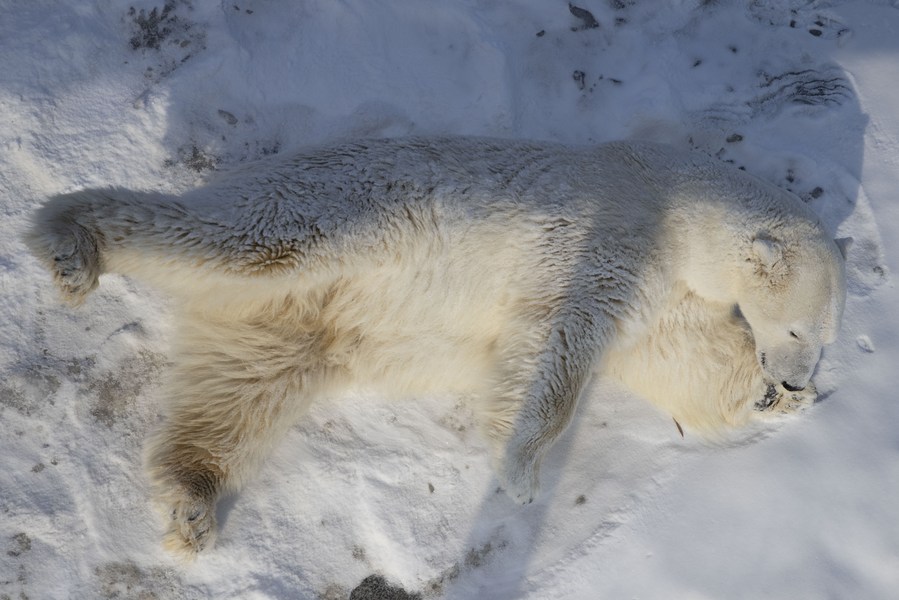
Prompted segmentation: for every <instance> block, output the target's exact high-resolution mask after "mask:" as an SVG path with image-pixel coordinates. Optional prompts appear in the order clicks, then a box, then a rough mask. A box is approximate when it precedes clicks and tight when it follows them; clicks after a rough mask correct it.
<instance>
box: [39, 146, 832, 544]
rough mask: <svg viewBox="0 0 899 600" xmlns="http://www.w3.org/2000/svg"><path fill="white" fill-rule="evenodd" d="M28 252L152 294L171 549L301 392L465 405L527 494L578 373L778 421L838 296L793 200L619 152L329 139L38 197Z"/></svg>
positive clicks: (800, 389)
mask: <svg viewBox="0 0 899 600" xmlns="http://www.w3.org/2000/svg"><path fill="white" fill-rule="evenodd" d="M28 242H29V245H30V247H31V249H32V251H33V252H34V254H35V255H36V256H37V257H39V258H40V259H41V260H42V261H43V262H44V263H45V264H46V265H47V266H48V267H49V269H50V271H51V272H52V273H53V275H54V277H55V280H56V283H57V284H58V287H59V288H60V289H61V290H62V293H63V295H64V296H65V298H67V299H68V300H69V301H71V302H72V303H74V304H78V303H80V302H81V301H83V299H84V298H85V296H86V295H87V294H88V293H89V292H90V291H91V290H93V289H94V288H95V287H96V286H97V285H98V278H99V276H100V275H101V274H103V273H123V274H127V275H131V276H133V277H135V278H138V279H142V280H144V281H146V282H148V283H150V284H152V285H155V286H157V287H159V288H161V289H163V290H165V291H167V292H168V293H170V294H171V295H172V296H173V297H174V298H175V299H176V301H177V302H176V312H177V314H176V315H175V318H176V319H178V321H179V326H178V327H177V328H176V331H177V332H178V338H177V339H176V340H175V341H174V345H175V348H174V358H173V362H174V367H173V372H172V374H171V377H170V381H169V382H168V384H167V391H166V394H167V405H166V407H165V412H166V415H167V416H166V420H165V421H164V424H163V425H162V426H161V427H160V429H159V430H158V431H157V432H155V433H154V434H152V436H151V438H150V439H149V441H148V444H147V450H146V463H147V470H148V473H149V477H150V480H151V482H152V485H153V490H154V495H155V499H156V500H157V502H158V503H159V504H160V505H161V506H162V507H163V509H164V511H165V514H166V515H167V516H170V519H169V521H168V531H167V532H166V534H165V545H166V546H167V547H168V548H169V549H170V550H172V551H173V552H175V553H178V554H180V555H182V556H185V557H188V558H189V557H192V556H193V555H195V554H196V553H197V552H199V551H200V550H202V549H203V548H205V547H208V546H209V545H210V544H211V543H212V541H213V539H214V537H215V510H214V508H215V504H216V501H217V500H218V498H219V496H220V495H221V494H222V493H225V492H228V491H234V490H237V489H238V488H240V486H241V485H242V484H243V483H244V482H245V480H246V479H247V477H248V475H249V474H250V473H252V472H253V470H254V468H255V467H256V466H257V465H258V464H259V461H261V460H262V459H263V458H264V457H265V456H266V455H267V454H268V453H269V451H270V450H271V448H272V446H273V445H274V444H275V443H276V442H277V441H278V439H279V438H280V437H281V435H282V434H283V433H284V432H285V431H286V430H287V429H288V428H289V427H290V426H291V425H292V424H293V423H294V422H295V421H296V419H297V418H298V417H299V416H300V415H301V414H302V413H303V411H304V410H305V409H306V408H307V406H308V405H309V402H311V401H312V400H313V399H314V398H316V397H333V396H335V395H337V394H339V393H340V391H341V390H342V389H345V388H346V386H351V385H355V386H359V385H362V386H367V387H369V388H374V389H376V390H381V391H383V392H384V393H389V394H392V395H402V396H416V395H421V394H428V393H432V392H435V391H440V392H448V391H449V392H459V393H464V394H467V395H470V396H472V397H473V398H475V401H474V406H475V410H476V412H477V414H478V415H479V416H480V419H481V421H482V424H483V429H484V432H485V433H486V436H487V437H488V439H489V440H490V441H491V445H492V448H493V460H494V463H495V467H496V473H497V476H498V478H499V480H500V482H501V484H502V486H503V487H504V488H505V490H506V491H507V492H508V493H509V495H510V496H511V497H512V498H513V499H515V500H516V501H518V502H529V501H531V500H532V499H533V497H534V495H535V494H536V492H537V488H538V471H539V466H540V463H541V459H542V457H543V456H544V455H545V454H546V452H547V450H548V449H549V448H550V447H551V445H552V444H553V442H554V441H555V440H556V439H558V437H559V436H560V435H561V434H562V432H563V430H564V429H565V428H566V426H567V425H568V423H569V421H570V420H571V418H572V415H573V414H574V412H575V407H576V404H577V400H578V397H579V396H580V395H581V392H582V390H583V389H584V387H585V385H586V384H587V382H588V379H589V377H590V375H591V373H592V372H593V371H594V370H595V369H596V368H598V369H599V370H600V372H602V373H605V374H607V375H609V376H611V377H615V378H618V379H619V380H621V381H622V382H624V383H625V384H626V385H629V386H630V387H631V388H633V389H634V390H636V391H637V392H638V393H641V394H642V395H644V396H646V397H647V398H648V399H649V400H650V401H652V402H654V403H656V404H657V405H658V406H660V407H662V408H663V409H665V410H668V411H669V412H670V413H671V414H672V415H673V416H674V418H675V419H677V421H678V423H680V424H682V425H683V426H685V427H692V428H694V429H696V430H700V431H717V430H721V429H723V428H727V427H730V426H737V425H741V424H743V423H746V422H748V421H750V420H751V419H753V418H754V417H755V416H758V415H764V414H766V413H770V412H771V411H775V412H778V411H780V412H789V411H792V410H795V409H797V408H801V407H802V406H804V405H807V404H808V403H809V402H811V401H812V400H814V397H815V393H814V389H813V386H812V385H811V383H810V378H811V376H812V373H813V371H814V368H815V365H816V363H817V361H818V359H819V356H820V354H821V349H822V346H823V345H824V344H827V343H830V342H832V341H833V340H834V339H835V337H836V335H837V330H838V328H839V324H840V319H841V315H842V311H843V306H844V301H845V290H846V282H845V270H844V256H843V251H844V250H843V248H844V246H845V243H844V242H840V243H837V242H835V241H834V240H833V239H831V238H830V237H829V236H828V235H827V234H826V232H825V231H824V229H823V227H822V225H821V224H820V223H819V221H818V219H817V218H816V217H815V215H814V214H813V213H812V212H811V211H810V210H809V209H808V207H806V206H805V205H804V204H803V203H802V202H801V201H800V200H799V199H797V198H796V197H795V196H793V195H791V194H789V193H787V192H785V191H783V190H780V189H778V188H776V187H775V186H773V185H770V184H768V183H765V182H763V181H761V180H759V179H756V178H754V177H752V176H750V175H748V174H746V173H744V172H741V171H739V170H736V169H733V168H731V167H728V166H726V165H724V164H721V163H720V162H717V161H714V160H712V159H710V158H708V157H705V156H702V155H700V154H696V153H690V152H685V151H681V150H677V149H674V148H671V147H667V146H662V145H656V144H651V143H642V142H615V143H609V144H605V145H599V146H594V147H569V146H563V145H558V144H552V143H542V142H525V141H509V140H496V139H481V138H465V137H462V138H433V139H424V138H419V139H382V140H374V141H363V142H356V143H345V144H343V145H338V146H334V147H326V148H319V149H316V150H312V151H308V152H302V153H300V154H296V155H293V156H278V157H273V158H269V159H266V160H265V161H263V162H258V163H255V164H247V165H244V166H241V167H238V168H236V169H234V170H233V171H231V172H228V173H224V174H222V175H220V176H218V177H216V178H215V179H214V180H213V181H211V182H210V183H209V184H208V185H206V186H205V187H201V188H198V189H195V190H192V191H189V192H187V193H185V194H183V195H182V196H179V197H176V196H167V195H164V194H160V193H148V192H137V191H129V190H123V189H92V190H85V191H79V192H75V193H71V194H65V195H61V196H57V197H54V198H52V199H50V200H49V201H48V202H47V203H46V204H45V205H44V206H43V207H42V208H41V209H40V210H39V211H38V212H37V213H36V216H35V219H34V224H33V227H32V229H31V231H30V234H29V236H28Z"/></svg>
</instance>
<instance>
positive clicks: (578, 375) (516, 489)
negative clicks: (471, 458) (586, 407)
mask: <svg viewBox="0 0 899 600" xmlns="http://www.w3.org/2000/svg"><path fill="white" fill-rule="evenodd" d="M594 329H595V328H594V323H593V322H584V321H581V320H579V319H578V318H577V317H569V318H568V319H559V320H558V323H557V324H556V325H555V326H553V327H552V328H551V330H550V331H549V334H548V335H547V336H546V337H545V338H544V340H545V341H544V343H543V345H542V346H543V347H542V348H539V349H537V350H536V352H535V353H534V354H533V355H531V356H527V355H526V354H525V352H526V351H527V346H529V344H527V343H524V344H521V345H518V346H517V347H515V349H514V351H513V352H512V353H511V356H506V357H504V358H503V359H502V360H501V367H500V369H499V372H498V374H497V378H496V383H495V385H494V387H493V389H492V390H491V392H490V393H491V394H492V396H491V397H489V398H485V399H484V401H483V402H482V407H481V408H482V411H483V412H484V413H485V414H484V415H483V416H484V420H485V423H484V425H485V428H486V432H487V436H488V438H489V439H490V440H491V442H492V445H493V454H494V464H495V470H496V472H497V476H498V477H499V479H500V483H501V485H502V486H503V488H504V489H505V490H506V493H507V494H508V495H509V496H510V497H511V498H512V499H513V500H515V501H516V502H518V503H520V504H527V503H530V502H531V501H533V499H534V498H535V496H536V495H537V492H538V490H539V471H540V464H541V462H542V460H543V457H544V456H545V455H546V453H547V452H548V451H549V449H550V448H551V447H552V445H553V444H554V443H555V441H556V440H557V439H558V438H559V436H560V435H561V434H562V432H564V431H565V429H566V428H567V427H568V424H569V423H570V422H571V419H572V416H573V415H574V412H575V410H576V408H577V402H578V399H579V397H580V395H581V392H582V391H583V388H584V387H585V385H586V383H587V380H588V379H589V376H590V373H591V371H592V365H593V360H594V356H595V352H596V337H597V336H596V335H595V331H594ZM519 341H520V340H519Z"/></svg>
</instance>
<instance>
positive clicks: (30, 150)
mask: <svg viewBox="0 0 899 600" xmlns="http://www.w3.org/2000/svg"><path fill="white" fill-rule="evenodd" d="M158 1H159V2H161V1H162V0H158ZM577 4H578V6H576V7H574V8H569V6H568V5H567V4H566V3H565V2H557V1H552V2H548V1H546V0H520V1H515V2H475V1H474V0H462V1H459V2H442V1H439V0H416V1H413V0H402V1H401V0H384V1H381V2H366V1H363V0H350V1H347V2H335V1H333V0H308V1H305V2H273V1H256V2H245V1H243V0H237V2H236V3H235V2H225V3H213V2H199V1H195V2H188V1H186V0H182V1H175V0H168V1H167V2H166V3H165V4H161V3H160V4H154V3H153V2H152V1H147V2H139V3H134V4H132V3H130V2H119V1H116V0H91V1H87V0H85V1H83V2H68V3H61V2H55V1H49V0H33V1H31V2H14V1H11V0H0V15H2V18H0V208H2V211H3V212H2V214H3V220H2V235H0V290H2V296H0V323H2V331H3V335H2V336H0V372H2V377H0V598H26V597H27V598H31V599H37V598H41V599H43V598H321V599H327V600H334V599H337V598H347V597H350V596H351V594H352V597H353V598H375V597H377V598H407V597H422V598H458V599H467V598H491V599H503V598H509V599H512V598H533V599H538V598H539V599H552V598H573V599H579V598H585V599H586V598H623V597H640V598H715V599H717V598H761V597H764V598H822V597H833V598H871V599H878V598H884V599H886V598H891V597H895V596H894V594H895V590H897V589H899V509H897V508H896V506H895V499H896V498H897V497H899V434H896V432H895V427H894V424H895V423H897V422H899V403H897V402H896V401H895V400H896V394H895V384H894V382H895V380H896V377H895V364H896V359H897V356H899V335H897V334H899V324H897V320H896V318H895V314H896V311H895V307H896V306H897V305H899V297H897V292H896V290H895V288H894V287H893V284H892V276H891V274H890V265H892V264H895V262H896V260H895V259H896V257H899V246H897V245H896V242H895V240H896V239H897V235H899V214H897V209H896V203H895V200H894V195H895V191H896V189H897V183H899V181H897V179H899V168H897V167H899V103H897V102H896V96H897V94H896V92H897V91H899V90H897V84H896V83H895V82H897V81H899V60H897V59H899V37H897V36H896V35H895V31H896V30H897V28H899V10H897V8H896V7H895V6H894V4H895V3H891V2H887V1H881V2H861V1H860V2H847V3H839V2H833V3H828V2H806V1H803V0H786V1H783V2H779V1H775V0H770V1H764V0H756V1H754V2H737V1H721V2H699V1H687V0H684V1H679V2H678V1H675V2H666V3H651V2H633V1H630V0H615V1H601V0H591V1H590V2H586V1H584V2H580V3H577ZM407 134H415V135H425V134H481V135H490V136H500V137H511V138H540V139H549V140H555V141H562V142H570V143H589V142H601V141H607V140H613V139H619V138H627V137H639V138H647V139H653V140H658V141H667V142H670V143H675V144H680V145H682V146H684V147H687V146H693V147H695V148H698V149H700V150H702V151H704V152H706V153H708V154H710V155H713V156H717V157H718V158H719V159H720V160H723V161H729V162H733V163H734V164H736V165H737V166H740V167H743V168H745V169H747V170H748V171H750V172H752V173H755V174H757V175H759V176H761V177H763V178H765V179H768V180H769V181H772V182H773V183H775V184H777V185H780V186H782V187H784V188H788V189H790V190H792V191H794V192H795V193H796V194H797V195H799V196H800V197H801V198H803V199H804V200H806V201H807V202H809V203H810V205H811V206H812V207H813V208H814V209H815V210H816V211H818V213H819V214H820V215H821V217H822V220H823V221H824V222H825V224H826V225H827V226H828V227H829V228H830V229H831V230H832V232H833V233H834V235H838V236H847V235H848V236H852V237H854V238H855V244H854V246H853V247H852V250H851V254H850V261H849V277H850V293H849V298H848V303H847V311H846V318H845V322H844V326H843V331H842V334H841V336H840V339H839V341H838V342H837V343H836V344H835V345H834V346H832V347H829V348H828V349H827V350H826V351H825V354H824V358H823V360H822V362H821V364H820V365H819V369H818V373H817V375H816V381H817V385H818V388H819V390H820V391H822V392H823V399H822V400H821V401H820V402H819V403H818V404H817V405H816V406H815V407H813V408H812V409H811V410H810V411H809V412H807V413H806V414H805V415H803V416H802V417H800V418H798V419H793V420H789V421H785V422H783V423H782V424H780V425H778V426H776V427H773V428H771V429H767V430H754V431H750V432H746V433H745V434H742V435H740V436H735V438H734V439H733V440H729V441H727V442H726V443H721V444H717V445H709V444H706V443H703V442H700V441H699V440H698V439H696V437H695V436H693V435H691V432H690V431H687V432H685V433H686V436H685V437H684V438H683V439H682V438H681V436H680V434H679V433H678V431H677V429H676V427H675V425H674V423H672V422H671V420H670V419H669V418H667V417H665V416H664V415H661V414H659V413H657V412H656V411H654V410H653V409H652V408H651V407H649V406H648V405H647V404H645V403H643V402H642V401H640V400H639V399H638V398H635V397H633V396H630V395H629V394H627V393H626V392H623V391H622V390H620V389H616V388H614V387H612V386H611V385H610V384H608V383H606V382H603V381H602V380H599V381H597V382H596V383H595V385H594V386H593V387H592V388H591V390H590V392H589V394H588V397H586V398H585V399H584V402H583V404H582V407H581V409H580V412H579V416H578V418H577V420H576V422H575V423H574V425H573V426H572V427H571V428H570V430H569V431H568V433H567V434H566V436H565V437H564V439H563V440H562V441H561V443H560V444H559V445H558V446H557V447H555V448H554V450H553V451H552V453H551V454H550V456H549V457H548V459H547V462H546V464H545V465H544V468H543V470H542V475H543V477H542V482H543V493H542V495H541V497H540V498H539V499H538V501H536V502H535V503H534V504H532V505H530V506H527V507H519V506H516V505H514V504H513V503H512V502H511V501H510V500H509V499H508V498H507V497H506V496H505V495H504V494H503V493H501V492H499V491H498V489H497V482H496V480H495V479H494V478H493V476H492V474H491V472H490V469H489V463H488V457H487V452H486V447H485V444H484V443H483V442H482V441H481V439H480V438H479V436H478V434H477V432H476V431H475V430H474V427H473V421H472V417H471V414H470V412H469V411H468V409H467V408H466V406H465V403H464V401H463V400H464V399H460V398H422V399H420V400H416V401H405V402H396V401H390V399H386V398H379V397H373V396H371V395H367V394H365V393H364V391H360V392H359V393H358V394H356V395H353V396H351V397H346V398H340V399H337V400H336V401H335V402H334V403H331V404H320V405H318V406H316V407H314V408H313V410H312V412H311V414H310V415H309V417H308V418H307V419H305V420H304V421H303V422H302V423H301V424H299V425H298V426H297V427H296V428H295V429H294V430H293V431H292V432H291V434H290V436H289V439H288V440H287V441H286V442H285V443H284V444H283V445H282V446H281V447H280V449H279V450H278V451H277V453H276V455H275V456H274V457H273V459H272V460H270V461H269V462H268V463H266V465H265V467H264V468H263V469H262V470H261V471H260V473H259V474H258V477H257V478H256V480H255V481H254V482H252V483H251V484H250V485H249V486H248V487H247V488H246V490H245V491H244V492H242V493H240V494H239V495H237V496H234V497H231V498H228V499H226V500H224V501H223V502H222V503H221V505H220V508H219V515H218V516H219V522H220V528H221V532H220V535H219V540H218V544H217V546H216V547H215V548H214V549H213V550H212V551H211V552H209V553H208V554H207V555H204V556H203V557H201V559H200V560H199V561H198V562H197V563H196V564H194V565H192V566H189V567H184V566H182V565H179V564H177V563H175V562H173V561H172V560H171V559H170V558H169V557H168V556H166V555H165V554H164V553H163V551H162V550H161V549H160V546H159V536H160V533H161V531H162V527H161V524H160V523H159V521H158V520H157V519H158V517H157V515H156V514H155V512H153V510H152V508H151V506H150V505H149V503H148V496H147V489H146V482H145V481H144V478H143V474H142V471H141V467H140V464H141V443H142V440H143V439H144V437H145V435H146V433H147V432H148V430H149V429H150V428H151V427H152V426H153V425H154V423H155V422H156V421H157V419H158V413H159V410H158V403H159V400H160V398H159V389H160V382H161V380H162V378H163V377H164V376H165V371H166V366H167V348H168V346H167V344H168V340H169V338H170V333H171V332H170V330H169V329H168V327H169V325H168V320H167V314H168V307H167V305H166V302H167V301H166V299H165V298H164V297H162V296H161V295H159V294H158V293H156V292H154V291H153V290H149V289H147V288H145V287H142V286H140V285H139V284H137V283H135V282H132V281H129V280H127V279H124V278H121V277H114V276H106V277H104V278H103V280H102V283H101V286H100V288H99V290H98V291H97V292H96V293H95V294H94V295H93V296H92V297H91V298H90V299H89V301H88V302H87V303H86V304H85V306H83V307H81V308H80V309H77V310H73V309H70V308H67V307H64V306H61V305H60V304H59V302H58V299H57V296H56V295H55V291H54V290H53V288H52V286H51V283H50V280H49V277H48V276H47V275H46V273H45V272H44V271H43V270H41V269H40V268H39V266H38V265H37V263H36V261H35V260H34V259H32V258H31V257H30V256H29V255H28V254H27V253H26V251H25V248H24V245H23V244H22V242H21V240H20V235H21V233H22V231H23V229H24V227H25V226H26V223H27V219H28V216H29V214H30V213H31V211H33V210H34V208H35V207H36V206H37V205H38V204H39V203H40V202H41V201H42V199H44V198H46V197H47V196H49V195H51V194H56V193H61V192H67V191H72V190H75V189H78V188H81V187H86V186H110V185H112V186H122V187H129V188H134V189H144V190H161V191H165V192H179V191H183V190H186V189H190V188H191V187H194V186H196V185H199V184H200V183H202V181H203V180H204V178H205V177H207V176H208V175H209V173H210V172H212V171H213V170H227V169H228V168H229V167H232V166H234V165H237V164H239V163H242V162H245V161H248V160H252V159H256V158H261V157H264V156H266V155H271V154H276V153H288V152H291V151H293V150H295V149H298V148H301V147H304V146H308V145H314V144H321V143H327V142H332V141H336V140H347V139H357V138H360V137H383V136H402V135H407ZM881 236H883V240H884V241H883V242H882V241H881Z"/></svg>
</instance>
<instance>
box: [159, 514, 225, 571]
mask: <svg viewBox="0 0 899 600" xmlns="http://www.w3.org/2000/svg"><path fill="white" fill-rule="evenodd" d="M170 514H171V520H170V522H169V525H168V531H166V533H165V535H164V536H163V538H162V545H163V547H164V548H165V549H166V550H167V551H168V552H170V553H171V554H173V555H174V556H176V557H177V558H179V559H181V560H183V561H185V562H191V561H193V560H194V559H195V558H196V557H197V554H199V553H200V552H202V551H203V550H205V549H207V548H211V547H212V545H213V544H214V543H215V537H216V531H215V507H214V506H213V505H212V504H210V503H206V502H203V501H200V500H182V501H177V502H175V503H174V506H173V507H172V509H171V513H170Z"/></svg>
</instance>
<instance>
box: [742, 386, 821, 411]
mask: <svg viewBox="0 0 899 600" xmlns="http://www.w3.org/2000/svg"><path fill="white" fill-rule="evenodd" d="M817 398H818V391H817V390H816V389H815V386H814V384H812V383H811V382H809V384H808V385H807V386H806V387H805V389H803V390H799V391H797V392H791V391H790V390H787V389H786V388H784V387H783V386H781V385H769V386H768V389H767V391H766V392H765V396H764V398H762V399H761V400H759V401H757V402H756V403H755V410H756V411H758V412H761V413H766V414H769V415H785V414H792V413H798V412H802V411H804V410H805V409H807V408H808V407H810V406H811V405H812V404H814V403H815V400H816V399H817Z"/></svg>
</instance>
